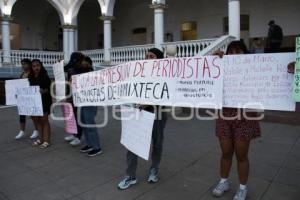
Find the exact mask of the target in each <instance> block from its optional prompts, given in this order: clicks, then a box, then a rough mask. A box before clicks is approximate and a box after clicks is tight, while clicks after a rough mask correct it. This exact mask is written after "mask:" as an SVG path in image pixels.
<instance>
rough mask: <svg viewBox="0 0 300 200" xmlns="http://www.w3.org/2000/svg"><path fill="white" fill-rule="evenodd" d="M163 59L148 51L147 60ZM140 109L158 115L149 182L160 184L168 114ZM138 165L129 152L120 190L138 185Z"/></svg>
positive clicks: (159, 108)
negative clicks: (160, 165) (159, 177)
mask: <svg viewBox="0 0 300 200" xmlns="http://www.w3.org/2000/svg"><path fill="white" fill-rule="evenodd" d="M161 58H163V52H162V51H160V50H159V49H156V48H152V49H150V50H149V51H148V53H147V55H146V59H161ZM138 107H139V108H140V109H143V110H145V111H148V112H152V113H155V114H156V119H155V121H154V125H153V131H152V147H153V148H152V165H151V167H150V170H149V176H148V182H149V183H156V182H158V170H159V164H160V162H161V157H162V148H163V139H164V129H165V126H166V122H167V115H166V113H164V112H162V109H163V107H160V106H154V107H153V106H149V105H139V106H138ZM137 164H138V157H137V155H135V154H134V153H132V152H131V151H128V152H127V170H126V176H125V177H124V178H123V179H122V181H121V182H120V183H119V184H118V188H119V189H121V190H125V189H127V188H129V187H130V186H131V185H134V184H136V183H137V178H136V170H137Z"/></svg>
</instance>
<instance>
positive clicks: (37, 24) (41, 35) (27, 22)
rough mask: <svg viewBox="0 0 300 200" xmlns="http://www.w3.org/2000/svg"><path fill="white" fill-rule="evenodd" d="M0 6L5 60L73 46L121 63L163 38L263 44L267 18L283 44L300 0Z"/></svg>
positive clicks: (21, 0)
mask: <svg viewBox="0 0 300 200" xmlns="http://www.w3.org/2000/svg"><path fill="white" fill-rule="evenodd" d="M0 8H1V16H2V20H1V23H2V26H1V33H0V34H1V45H0V49H2V51H1V52H2V53H1V55H2V63H4V64H5V63H6V64H7V63H8V64H9V63H13V64H17V61H19V60H18V59H17V60H16V57H18V58H19V57H22V56H26V55H29V53H30V55H31V56H37V57H38V56H41V55H42V57H49V58H50V57H53V59H52V60H53V62H54V61H55V59H56V60H57V59H58V58H64V59H65V60H68V58H69V56H70V53H71V52H73V51H77V50H80V51H83V52H85V53H86V54H88V55H90V56H91V57H92V58H93V59H94V60H95V61H96V62H97V63H101V62H103V63H118V62H122V61H126V59H129V60H130V59H131V58H130V57H132V59H139V58H142V56H139V55H138V54H142V53H143V51H145V49H147V48H149V47H152V46H156V47H158V48H163V49H166V47H167V46H168V45H169V46H170V45H174V46H176V47H177V48H176V49H177V55H179V56H191V55H194V54H196V53H199V52H200V51H202V50H203V49H204V48H206V47H207V46H210V47H211V48H214V46H218V45H219V46H220V44H221V43H222V42H223V44H226V43H224V41H223V40H218V39H220V38H221V37H224V35H229V36H232V37H233V38H234V39H239V38H242V39H244V41H245V42H246V44H247V45H248V47H249V48H251V47H252V41H253V39H254V38H257V39H259V40H260V41H261V45H262V46H265V44H264V43H265V39H266V36H267V32H268V22H269V21H270V20H275V22H276V23H277V24H278V25H280V26H281V27H282V29H283V33H284V42H283V45H282V50H283V51H292V50H293V48H294V43H295V41H294V39H295V37H296V36H299V35H300V20H299V19H300V12H299V10H300V1H299V0H284V1H283V0H251V1H249V0H185V1H182V0H168V1H165V0H152V1H151V0H116V1H115V0H0ZM226 41H230V40H226ZM221 46H222V45H221ZM196 49H198V50H196ZM179 51H181V52H179ZM187 51H193V52H192V53H191V54H187V53H186V52H187ZM26 52H27V54H26ZM28 52H29V53H28ZM183 52H185V53H183ZM206 53H207V52H206ZM23 54H24V55H23ZM125 57H126V58H125ZM52 60H51V62H52Z"/></svg>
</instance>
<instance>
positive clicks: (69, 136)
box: [65, 135, 76, 142]
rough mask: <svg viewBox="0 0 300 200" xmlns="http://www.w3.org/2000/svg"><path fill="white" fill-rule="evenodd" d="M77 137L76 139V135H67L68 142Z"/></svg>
mask: <svg viewBox="0 0 300 200" xmlns="http://www.w3.org/2000/svg"><path fill="white" fill-rule="evenodd" d="M75 139H76V137H75V136H74V135H68V136H67V137H65V141H66V142H71V141H73V140H75Z"/></svg>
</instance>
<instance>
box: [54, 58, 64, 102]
mask: <svg viewBox="0 0 300 200" xmlns="http://www.w3.org/2000/svg"><path fill="white" fill-rule="evenodd" d="M52 68H53V74H54V79H55V98H56V100H57V101H61V100H64V99H65V98H66V79H65V72H64V61H63V60H62V61H60V62H59V63H55V64H54V65H53V66H52Z"/></svg>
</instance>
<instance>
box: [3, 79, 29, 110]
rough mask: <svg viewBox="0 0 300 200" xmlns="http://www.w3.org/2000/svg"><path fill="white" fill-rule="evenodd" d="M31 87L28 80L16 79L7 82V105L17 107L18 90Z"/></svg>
mask: <svg viewBox="0 0 300 200" xmlns="http://www.w3.org/2000/svg"><path fill="white" fill-rule="evenodd" d="M27 86H29V81H28V79H15V80H7V81H5V99H6V101H5V102H6V103H5V105H9V106H14V105H17V88H19V87H27Z"/></svg>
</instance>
